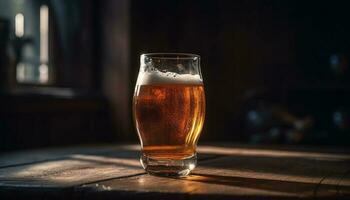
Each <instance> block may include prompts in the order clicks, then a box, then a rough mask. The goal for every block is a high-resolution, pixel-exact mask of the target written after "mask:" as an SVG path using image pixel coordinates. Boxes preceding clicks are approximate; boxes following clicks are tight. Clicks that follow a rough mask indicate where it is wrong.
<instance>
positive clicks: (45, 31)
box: [39, 5, 49, 83]
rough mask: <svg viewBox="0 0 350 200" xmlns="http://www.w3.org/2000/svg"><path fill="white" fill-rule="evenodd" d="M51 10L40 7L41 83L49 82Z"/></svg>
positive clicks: (43, 6) (45, 6) (44, 6)
mask: <svg viewBox="0 0 350 200" xmlns="http://www.w3.org/2000/svg"><path fill="white" fill-rule="evenodd" d="M48 62H49V8H48V7H47V5H42V6H41V7H40V63H42V64H41V65H40V66H39V82H40V83H46V82H48V81H49V67H48Z"/></svg>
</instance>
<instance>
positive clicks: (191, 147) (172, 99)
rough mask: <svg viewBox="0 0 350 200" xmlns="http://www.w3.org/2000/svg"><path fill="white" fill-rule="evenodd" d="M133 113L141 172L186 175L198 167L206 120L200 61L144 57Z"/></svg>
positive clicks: (190, 57) (172, 55) (182, 57)
mask: <svg viewBox="0 0 350 200" xmlns="http://www.w3.org/2000/svg"><path fill="white" fill-rule="evenodd" d="M133 114H134V122H135V126H136V129H137V132H138V135H139V139H140V143H141V151H142V152H141V158H140V162H141V164H142V166H143V168H144V169H145V170H146V171H147V172H148V173H149V174H153V175H161V176H186V175H188V174H189V173H190V171H191V170H193V169H194V168H195V167H196V163H197V157H196V145H197V141H198V138H199V135H200V132H201V130H202V127H203V123H204V117H205V96H204V87H203V79H202V75H201V71H200V57H199V56H198V55H194V54H181V53H149V54H143V55H141V60H140V70H139V74H138V78H137V82H136V87H135V92H134V98H133Z"/></svg>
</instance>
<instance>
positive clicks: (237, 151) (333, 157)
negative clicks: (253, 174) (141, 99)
mask: <svg viewBox="0 0 350 200" xmlns="http://www.w3.org/2000/svg"><path fill="white" fill-rule="evenodd" d="M198 151H199V153H210V154H218V155H240V156H252V157H264V156H267V157H280V158H305V159H317V160H328V161H339V160H348V159H350V155H346V154H339V153H338V154H331V153H320V152H303V151H288V150H267V149H247V148H226V147H210V146H200V147H199V148H198Z"/></svg>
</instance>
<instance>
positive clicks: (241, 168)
mask: <svg viewBox="0 0 350 200" xmlns="http://www.w3.org/2000/svg"><path fill="white" fill-rule="evenodd" d="M199 152H202V153H206V154H209V155H221V156H219V157H217V158H216V159H209V160H206V161H202V162H199V167H198V168H196V169H195V170H194V172H193V173H192V175H191V176H189V177H186V178H181V179H171V178H163V177H155V176H150V175H142V176H137V177H130V178H123V179H113V180H108V181H102V182H99V183H95V184H87V185H84V186H82V187H81V188H78V190H79V193H81V194H82V195H84V197H106V196H109V197H114V198H127V197H128V195H131V196H132V197H135V196H134V195H132V194H135V195H136V196H140V195H141V196H146V197H149V199H150V198H153V197H163V198H168V199H178V198H180V199H207V198H208V197H210V198H214V199H215V198H216V199H246V198H247V199H288V198H303V199H314V197H315V195H316V196H317V197H318V198H322V199H333V198H334V197H344V198H346V197H349V187H348V185H347V184H348V182H349V181H350V179H349V178H348V177H345V178H344V177H343V179H342V181H340V179H339V178H340V177H336V176H332V177H329V178H328V179H326V180H327V181H325V178H324V177H325V176H326V175H329V174H339V173H346V172H347V170H348V169H349V166H350V165H349V161H350V157H349V156H348V155H347V154H334V153H319V152H310V151H306V152H303V151H287V150H284V151H282V150H278V151H276V150H271V149H265V150H256V149H255V150H254V149H246V148H229V149H225V148H224V149H223V147H202V148H200V149H199ZM222 155H225V156H222ZM322 180H324V182H322ZM319 185H321V186H322V187H318V186H319ZM339 187H340V188H341V189H342V190H341V192H342V196H340V195H339V194H338V193H339V192H337V191H339V190H337V188H339ZM330 188H336V191H335V192H334V191H332V190H330ZM316 190H317V191H316ZM105 195H106V196H105ZM129 197H130V196H129ZM146 199H147V198H146Z"/></svg>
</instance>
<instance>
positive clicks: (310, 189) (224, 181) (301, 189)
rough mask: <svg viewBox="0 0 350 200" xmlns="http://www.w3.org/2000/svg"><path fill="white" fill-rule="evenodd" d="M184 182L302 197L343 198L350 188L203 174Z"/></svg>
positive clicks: (195, 174)
mask: <svg viewBox="0 0 350 200" xmlns="http://www.w3.org/2000/svg"><path fill="white" fill-rule="evenodd" d="M181 179H182V180H187V181H194V182H201V183H208V184H218V185H227V186H235V187H241V188H249V189H255V190H264V191H271V192H281V193H286V194H287V193H288V194H300V196H305V195H306V196H313V197H317V196H321V195H323V194H322V193H324V191H322V190H326V192H327V193H328V194H329V192H332V193H333V194H336V195H337V196H338V197H341V195H342V193H343V192H344V191H345V192H346V193H349V191H350V187H349V186H341V185H338V184H335V185H332V184H324V183H323V184H322V187H320V186H321V185H320V184H315V183H305V182H298V181H288V180H283V181H282V180H270V179H263V178H249V177H242V176H240V177H238V176H222V175H213V174H201V173H193V174H192V175H190V176H188V177H184V178H181Z"/></svg>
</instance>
